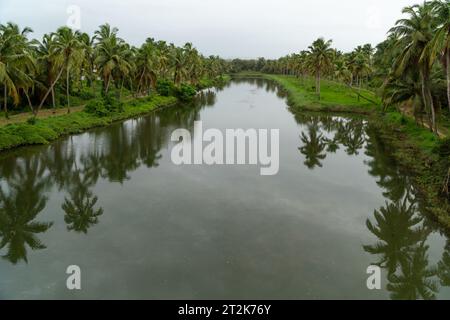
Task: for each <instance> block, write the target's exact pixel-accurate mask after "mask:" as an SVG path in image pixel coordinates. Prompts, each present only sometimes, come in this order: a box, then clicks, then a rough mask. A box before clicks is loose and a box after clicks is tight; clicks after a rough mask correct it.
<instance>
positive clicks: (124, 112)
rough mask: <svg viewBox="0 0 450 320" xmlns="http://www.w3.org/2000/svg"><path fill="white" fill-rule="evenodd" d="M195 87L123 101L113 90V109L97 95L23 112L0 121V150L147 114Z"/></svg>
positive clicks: (205, 83) (219, 82) (210, 83)
mask: <svg viewBox="0 0 450 320" xmlns="http://www.w3.org/2000/svg"><path fill="white" fill-rule="evenodd" d="M230 80H231V77H230V76H228V75H223V76H221V77H219V78H217V79H214V80H211V79H203V80H202V81H201V82H200V83H199V84H198V85H197V88H196V89H197V90H203V89H206V88H210V87H217V86H219V87H220V86H223V85H225V84H226V83H228V82H229V81H230ZM196 89H195V88H194V87H192V86H189V85H184V87H183V86H182V87H181V88H180V89H178V91H176V90H175V89H174V87H173V86H170V87H169V88H168V89H167V92H166V93H165V94H164V95H159V94H157V93H154V94H152V95H150V96H147V97H140V98H128V99H125V101H124V102H119V101H118V100H116V99H114V98H112V99H111V97H113V96H114V95H113V94H112V95H110V96H109V97H110V99H109V103H110V104H114V105H115V107H114V110H108V108H106V106H105V101H104V100H103V98H101V97H100V98H99V97H97V98H94V99H90V100H87V101H86V104H85V105H82V106H78V107H73V108H71V113H69V114H67V113H66V112H67V109H57V110H56V113H55V114H53V110H52V109H46V110H43V111H42V112H41V113H40V114H39V115H38V116H37V117H36V116H32V115H31V114H30V116H29V117H26V116H24V114H26V113H24V114H18V115H17V118H18V121H17V122H15V121H14V122H13V123H7V124H2V125H0V152H1V151H5V150H10V149H13V148H17V147H21V146H27V145H38V144H48V143H50V142H51V141H54V140H56V139H58V138H59V137H62V136H66V135H70V134H78V133H82V132H84V131H86V130H88V129H91V128H95V127H102V126H107V125H110V124H111V123H113V122H116V121H121V120H126V119H129V118H133V117H137V116H140V115H144V114H146V113H149V112H151V111H154V110H156V109H158V108H161V107H166V106H169V105H173V104H175V103H177V102H179V101H186V100H190V99H192V97H193V96H194V95H195V94H196ZM163 91H164V90H163ZM175 91H176V92H175ZM130 97H132V96H130ZM87 109H90V110H87Z"/></svg>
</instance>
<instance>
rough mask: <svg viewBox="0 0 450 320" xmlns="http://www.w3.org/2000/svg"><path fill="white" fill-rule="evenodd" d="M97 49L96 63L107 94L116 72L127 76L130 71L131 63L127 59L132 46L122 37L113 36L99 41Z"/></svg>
mask: <svg viewBox="0 0 450 320" xmlns="http://www.w3.org/2000/svg"><path fill="white" fill-rule="evenodd" d="M96 50H97V53H96V56H97V58H96V59H95V64H96V65H97V67H98V71H99V72H100V74H101V75H102V78H103V85H104V93H105V94H107V93H108V91H109V88H110V85H111V81H112V80H114V74H115V73H119V74H120V75H122V76H127V75H128V74H129V72H130V69H131V65H130V63H129V62H128V61H127V55H128V52H129V50H130V47H129V45H128V44H126V43H125V42H124V41H123V40H122V39H120V38H117V37H116V36H112V37H110V38H105V39H103V40H102V41H101V42H99V43H98V44H97V46H96Z"/></svg>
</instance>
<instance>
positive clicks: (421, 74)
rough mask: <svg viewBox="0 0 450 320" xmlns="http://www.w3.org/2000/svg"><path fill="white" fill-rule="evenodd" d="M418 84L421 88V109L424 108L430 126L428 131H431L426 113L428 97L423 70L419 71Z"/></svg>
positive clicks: (430, 120)
mask: <svg viewBox="0 0 450 320" xmlns="http://www.w3.org/2000/svg"><path fill="white" fill-rule="evenodd" d="M420 82H421V88H422V100H423V107H424V108H425V111H426V112H427V115H428V123H429V125H430V130H431V131H433V124H432V119H431V118H430V115H429V112H428V97H427V92H426V88H425V76H424V74H423V70H420Z"/></svg>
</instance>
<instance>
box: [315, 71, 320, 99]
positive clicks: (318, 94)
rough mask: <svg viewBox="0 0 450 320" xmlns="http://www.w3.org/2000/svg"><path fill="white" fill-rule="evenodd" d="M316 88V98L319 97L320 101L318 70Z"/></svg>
mask: <svg viewBox="0 0 450 320" xmlns="http://www.w3.org/2000/svg"><path fill="white" fill-rule="evenodd" d="M316 86H317V88H316V90H317V96H318V97H319V100H320V70H319V72H317V84H316Z"/></svg>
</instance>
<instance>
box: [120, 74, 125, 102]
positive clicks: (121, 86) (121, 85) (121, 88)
mask: <svg viewBox="0 0 450 320" xmlns="http://www.w3.org/2000/svg"><path fill="white" fill-rule="evenodd" d="M123 81H124V79H122V83H121V84H120V92H119V101H121V100H122V90H123Z"/></svg>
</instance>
